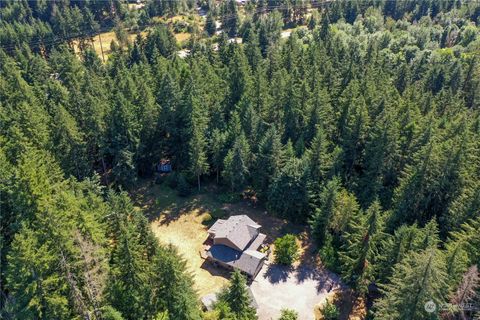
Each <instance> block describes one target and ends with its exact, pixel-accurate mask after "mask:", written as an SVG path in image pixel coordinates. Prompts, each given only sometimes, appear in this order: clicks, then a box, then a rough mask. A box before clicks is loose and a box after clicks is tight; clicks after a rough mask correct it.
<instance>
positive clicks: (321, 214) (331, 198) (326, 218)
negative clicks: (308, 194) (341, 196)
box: [310, 178, 340, 245]
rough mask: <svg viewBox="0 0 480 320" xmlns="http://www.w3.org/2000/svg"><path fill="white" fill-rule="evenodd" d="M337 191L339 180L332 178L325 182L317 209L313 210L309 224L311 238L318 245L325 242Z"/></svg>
mask: <svg viewBox="0 0 480 320" xmlns="http://www.w3.org/2000/svg"><path fill="white" fill-rule="evenodd" d="M339 189H340V181H339V179H338V178H333V179H332V180H330V181H329V182H327V184H326V185H325V187H323V190H322V192H321V194H320V196H319V201H318V202H319V207H318V208H316V209H315V212H314V215H313V218H312V220H311V222H310V228H311V229H312V236H313V237H314V239H315V240H316V242H317V243H318V244H319V245H323V243H324V241H325V237H326V234H327V232H328V226H329V224H330V219H331V217H332V215H333V211H334V208H335V206H336V201H337V195H338V192H339Z"/></svg>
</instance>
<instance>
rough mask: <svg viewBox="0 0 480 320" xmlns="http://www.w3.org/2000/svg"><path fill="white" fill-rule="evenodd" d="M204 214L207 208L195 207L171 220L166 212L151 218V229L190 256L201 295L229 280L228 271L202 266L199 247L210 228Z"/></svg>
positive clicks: (220, 286) (187, 258) (184, 254)
mask: <svg viewBox="0 0 480 320" xmlns="http://www.w3.org/2000/svg"><path fill="white" fill-rule="evenodd" d="M205 215H207V212H203V213H200V212H199V209H193V210H192V211H189V212H186V213H185V214H183V215H182V216H181V217H179V218H178V219H177V220H174V221H171V222H169V223H167V222H166V220H167V218H166V217H165V216H161V217H160V218H159V219H157V220H155V221H153V222H152V230H153V232H154V233H155V235H156V236H157V238H158V239H159V240H160V242H161V243H164V244H172V245H174V246H176V247H177V248H178V251H179V252H180V253H181V254H182V255H183V257H184V258H185V259H186V260H187V263H188V267H189V269H190V271H191V272H192V274H193V276H194V278H195V285H196V289H197V291H198V293H199V295H200V296H203V295H206V294H208V293H212V292H217V291H219V290H220V289H221V288H222V287H223V286H224V285H225V284H226V283H227V282H228V280H227V277H228V273H227V272H223V270H215V269H213V268H210V269H209V268H202V264H204V260H203V259H202V258H201V256H200V251H201V250H202V244H203V242H204V241H205V239H206V238H207V233H206V230H207V229H206V227H205V226H204V225H203V224H202V219H203V218H204V217H205ZM209 270H210V271H209Z"/></svg>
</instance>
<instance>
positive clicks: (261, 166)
mask: <svg viewBox="0 0 480 320" xmlns="http://www.w3.org/2000/svg"><path fill="white" fill-rule="evenodd" d="M281 161H282V143H281V142H280V135H279V134H278V133H277V130H276V129H275V128H274V127H273V128H270V129H269V130H268V131H267V132H266V133H265V134H264V136H263V138H262V140H261V141H260V145H259V147H258V155H257V158H256V161H255V168H254V175H253V184H254V186H255V189H256V191H257V193H258V196H259V198H260V199H265V198H267V194H268V188H269V186H270V184H271V183H272V180H273V179H274V178H275V177H276V176H277V175H278V174H279V172H280V169H281V167H280V166H281Z"/></svg>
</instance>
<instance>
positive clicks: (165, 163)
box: [156, 159, 172, 173]
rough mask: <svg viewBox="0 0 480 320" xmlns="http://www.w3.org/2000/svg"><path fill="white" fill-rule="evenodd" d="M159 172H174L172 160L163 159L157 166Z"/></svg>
mask: <svg viewBox="0 0 480 320" xmlns="http://www.w3.org/2000/svg"><path fill="white" fill-rule="evenodd" d="M156 169H157V172H161V173H167V172H172V164H171V163H170V160H167V159H162V160H160V162H159V163H158V164H157V166H156Z"/></svg>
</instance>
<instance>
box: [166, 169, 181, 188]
mask: <svg viewBox="0 0 480 320" xmlns="http://www.w3.org/2000/svg"><path fill="white" fill-rule="evenodd" d="M177 180H178V175H177V173H175V172H171V173H169V174H168V175H167V177H166V179H165V181H166V182H167V186H169V187H170V188H172V189H175V188H176V187H177V183H178V181H177Z"/></svg>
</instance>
